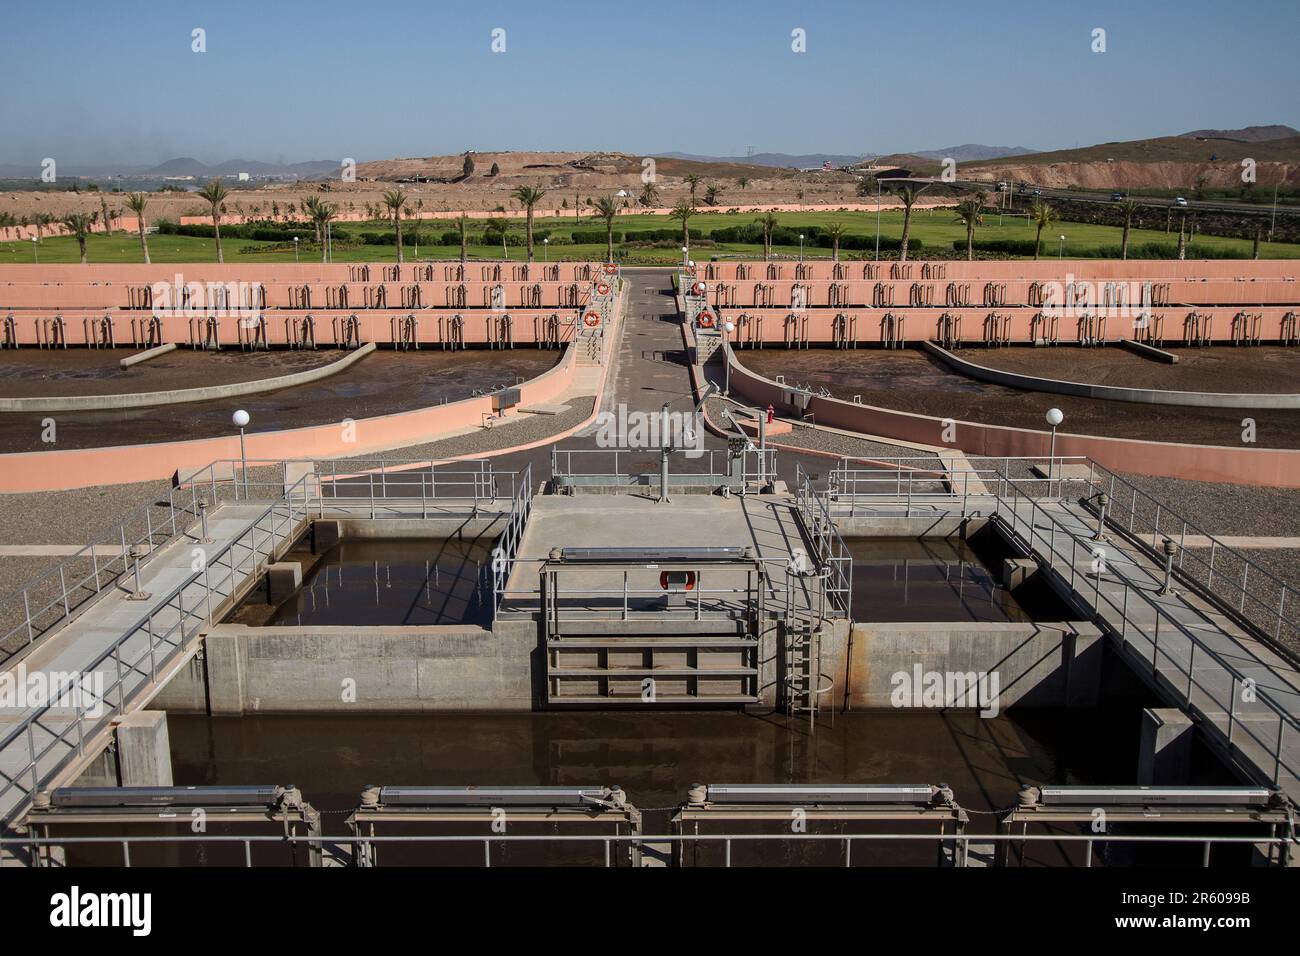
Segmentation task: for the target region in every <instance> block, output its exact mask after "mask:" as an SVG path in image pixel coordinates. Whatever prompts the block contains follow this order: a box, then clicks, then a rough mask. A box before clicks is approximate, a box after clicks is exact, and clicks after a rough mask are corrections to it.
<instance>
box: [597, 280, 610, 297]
mask: <svg viewBox="0 0 1300 956" xmlns="http://www.w3.org/2000/svg"><path fill="white" fill-rule="evenodd" d="M596 295H609V283H608V282H597V283H596Z"/></svg>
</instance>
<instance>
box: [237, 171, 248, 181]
mask: <svg viewBox="0 0 1300 956" xmlns="http://www.w3.org/2000/svg"><path fill="white" fill-rule="evenodd" d="M248 179H249V176H248V173H240V174H239V181H240V182H241V183H246V182H248Z"/></svg>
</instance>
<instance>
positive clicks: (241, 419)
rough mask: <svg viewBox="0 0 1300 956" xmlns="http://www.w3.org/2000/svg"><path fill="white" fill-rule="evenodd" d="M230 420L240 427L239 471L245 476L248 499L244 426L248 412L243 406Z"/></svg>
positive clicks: (245, 496) (244, 482)
mask: <svg viewBox="0 0 1300 956" xmlns="http://www.w3.org/2000/svg"><path fill="white" fill-rule="evenodd" d="M230 420H231V421H232V422H234V423H235V427H236V428H238V429H239V473H240V475H242V476H243V484H244V499H245V500H247V499H248V452H247V451H246V450H245V448H244V426H245V425H247V424H248V412H246V411H244V410H243V409H242V408H241V409H239V410H238V411H236V412H235V414H233V415H231V416H230Z"/></svg>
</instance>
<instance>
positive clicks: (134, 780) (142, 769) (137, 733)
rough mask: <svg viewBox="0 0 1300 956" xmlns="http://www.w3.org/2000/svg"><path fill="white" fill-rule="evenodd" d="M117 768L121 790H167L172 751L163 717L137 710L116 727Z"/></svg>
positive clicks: (155, 711) (157, 711) (169, 779)
mask: <svg viewBox="0 0 1300 956" xmlns="http://www.w3.org/2000/svg"><path fill="white" fill-rule="evenodd" d="M117 768H118V774H119V776H120V777H121V780H122V786H124V787H170V786H171V785H172V748H171V741H170V739H169V738H168V736H167V715H166V714H165V713H163V712H162V711H161V710H137V711H136V712H135V713H133V714H127V715H126V716H125V717H123V718H122V721H121V723H119V724H118V725H117Z"/></svg>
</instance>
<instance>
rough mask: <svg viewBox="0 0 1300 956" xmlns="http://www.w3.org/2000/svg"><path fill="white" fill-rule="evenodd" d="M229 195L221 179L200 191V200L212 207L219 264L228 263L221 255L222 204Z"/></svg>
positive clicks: (213, 230)
mask: <svg viewBox="0 0 1300 956" xmlns="http://www.w3.org/2000/svg"><path fill="white" fill-rule="evenodd" d="M227 195H228V193H227V192H226V187H225V186H223V185H221V180H220V179H213V180H212V181H211V182H209V183H208V184H207V185H206V186H204V187H203V188H202V189H200V190H199V198H200V199H202V200H204V201H205V202H206V203H207V204H208V205H209V206H211V207H212V232H213V235H215V236H216V239H217V261H218V262H225V261H226V260H225V259H224V258H223V257H222V255H221V204H222V202H224V201H225V198H226V196H227Z"/></svg>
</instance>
